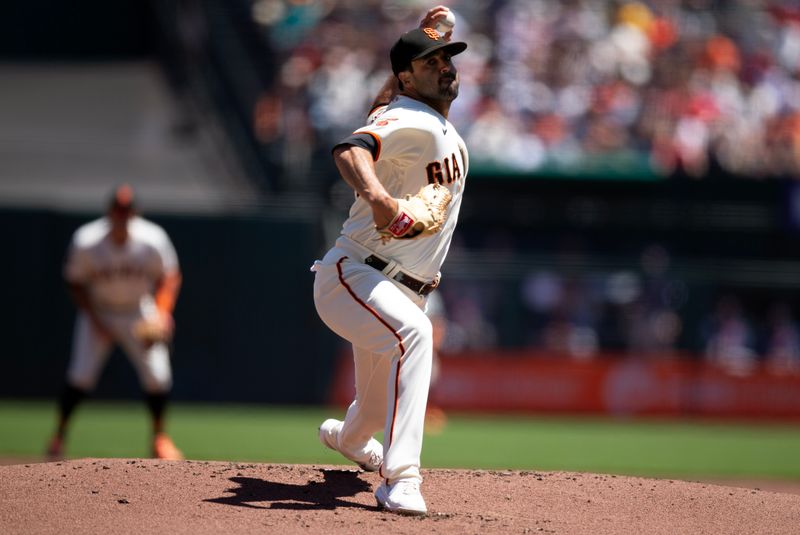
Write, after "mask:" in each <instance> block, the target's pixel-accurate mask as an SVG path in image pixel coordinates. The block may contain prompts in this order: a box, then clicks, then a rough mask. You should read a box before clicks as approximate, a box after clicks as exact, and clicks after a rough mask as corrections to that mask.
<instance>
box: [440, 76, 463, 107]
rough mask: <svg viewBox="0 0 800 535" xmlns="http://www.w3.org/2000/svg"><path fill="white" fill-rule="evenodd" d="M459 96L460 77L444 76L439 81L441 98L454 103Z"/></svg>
mask: <svg viewBox="0 0 800 535" xmlns="http://www.w3.org/2000/svg"><path fill="white" fill-rule="evenodd" d="M457 96H458V76H453V77H452V78H451V77H449V76H443V77H442V78H441V79H440V80H439V98H440V99H442V100H448V101H453V100H455V98H456V97H457Z"/></svg>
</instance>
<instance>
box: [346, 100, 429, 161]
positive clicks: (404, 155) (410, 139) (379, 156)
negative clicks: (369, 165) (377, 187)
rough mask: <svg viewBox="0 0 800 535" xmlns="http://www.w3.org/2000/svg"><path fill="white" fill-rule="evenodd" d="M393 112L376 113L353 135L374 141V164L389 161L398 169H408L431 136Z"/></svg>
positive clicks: (419, 155) (420, 154) (416, 159)
mask: <svg viewBox="0 0 800 535" xmlns="http://www.w3.org/2000/svg"><path fill="white" fill-rule="evenodd" d="M393 111H394V110H390V111H388V112H386V113H380V112H376V113H375V114H373V117H374V119H373V120H372V122H371V123H370V124H368V125H366V126H364V127H362V128H359V129H358V130H356V131H355V134H368V135H370V136H372V137H373V138H374V139H375V141H376V143H377V145H378V149H377V151H376V154H375V155H374V158H375V161H376V162H377V161H380V160H391V161H392V162H393V163H394V164H396V165H398V166H399V167H408V166H410V165H413V164H414V163H416V162H417V161H418V160H419V159H420V157H421V156H422V153H423V151H424V150H425V148H426V147H427V146H428V144H429V143H430V142H431V141H432V139H433V135H432V134H431V132H429V131H427V130H426V129H425V128H422V127H420V126H417V125H414V124H412V123H411V122H410V121H409V120H408V119H407V118H403V117H400V116H399V115H397V114H395V113H393Z"/></svg>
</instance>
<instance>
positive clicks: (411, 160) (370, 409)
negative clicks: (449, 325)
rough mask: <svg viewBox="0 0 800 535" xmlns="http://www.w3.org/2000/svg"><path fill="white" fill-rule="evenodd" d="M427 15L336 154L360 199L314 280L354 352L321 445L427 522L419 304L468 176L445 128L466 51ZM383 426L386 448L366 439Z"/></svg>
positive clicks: (383, 498)
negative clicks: (347, 394)
mask: <svg viewBox="0 0 800 535" xmlns="http://www.w3.org/2000/svg"><path fill="white" fill-rule="evenodd" d="M448 13H449V10H448V9H447V8H445V7H441V6H439V7H436V8H433V9H431V10H430V11H428V13H427V14H426V16H425V18H424V19H423V20H422V23H421V24H420V28H418V29H415V30H411V31H409V32H407V33H405V34H403V35H402V36H401V37H400V39H399V40H398V41H397V42H396V43H395V44H394V46H393V47H392V50H391V53H390V59H391V63H392V71H393V76H391V77H390V78H389V80H387V82H386V84H385V85H384V87H383V88H382V90H381V92H380V93H379V95H378V97H377V98H376V100H375V103H374V105H373V110H372V112H371V114H370V116H369V119H368V124H367V125H366V126H364V127H363V128H360V129H358V130H356V131H355V132H354V133H353V134H352V135H351V136H349V137H348V138H346V139H344V140H343V141H342V142H341V143H339V144H337V145H336V146H335V147H334V149H333V156H334V160H335V162H336V165H337V167H338V169H339V172H340V174H341V175H342V178H343V179H344V180H345V182H347V183H348V184H349V185H350V186H351V187H352V188H353V189H354V190H355V193H356V197H355V201H354V203H353V205H352V207H351V208H350V216H349V218H348V219H347V220H346V221H345V222H344V225H343V228H342V232H341V235H340V236H339V238H338V239H337V240H336V244H335V246H334V247H333V248H332V249H330V250H329V251H328V252H327V254H325V256H324V257H323V259H322V260H321V261H319V260H318V261H316V262H315V263H314V266H313V267H312V271H315V272H316V275H315V280H314V302H315V304H316V307H317V311H318V313H319V315H320V318H322V320H323V321H324V322H325V323H326V324H327V325H328V327H330V328H331V329H332V330H333V331H334V332H336V333H337V334H339V335H340V336H342V337H343V338H345V339H347V340H348V341H349V342H351V343H352V345H353V353H354V358H355V376H356V377H355V382H356V398H355V400H354V401H353V402H352V404H351V405H350V407H349V409H348V411H347V415H346V417H345V420H344V421H343V422H342V421H339V420H334V419H329V420H326V421H325V422H323V423H322V425H321V426H320V430H319V432H320V440H321V441H322V443H323V444H325V445H326V446H328V447H330V448H332V449H335V450H337V451H339V452H340V453H341V454H342V455H344V456H345V457H347V458H348V459H350V460H352V461H354V462H356V463H358V464H359V465H360V466H361V467H362V468H364V469H365V470H372V471H375V470H380V474H381V476H382V477H383V478H384V481H383V483H382V484H381V485H380V486H379V487H378V489H377V490H376V492H375V497H376V499H377V501H378V504H379V506H381V507H384V508H385V509H387V510H389V511H394V512H400V513H406V514H425V513H426V512H427V507H426V505H425V500H424V499H423V497H422V495H421V493H420V490H419V489H420V483H421V482H422V477H421V475H420V453H421V450H422V435H423V427H424V421H425V407H426V403H427V397H428V388H429V384H430V377H431V360H432V352H433V341H432V340H433V335H432V327H431V321H430V320H429V319H428V317H427V316H426V315H425V312H424V309H425V306H426V296H427V295H428V294H429V293H430V292H431V291H432V290H433V289H434V288H435V287H436V286H437V284H438V281H439V276H440V274H439V270H440V268H441V266H442V263H443V262H444V259H445V256H446V255H447V251H448V249H449V247H450V241H451V238H452V236H453V230H454V229H455V226H456V221H457V219H458V212H459V207H460V205H461V196H462V194H463V192H464V183H465V179H466V176H467V168H468V165H469V163H468V158H467V150H466V147H465V145H464V142H463V140H462V139H461V137H460V136H459V135H458V133H457V132H456V130H455V128H454V127H453V125H452V124H450V122H449V121H448V120H447V115H448V112H449V110H450V104H451V102H452V101H453V100H454V99H455V98H456V96H457V95H458V85H459V79H458V73H457V71H456V68H455V66H454V65H453V62H452V60H451V57H452V56H453V55H455V54H459V53H461V52H463V51H464V50H465V49H466V48H467V45H466V44H465V43H460V42H450V35H451V33H452V31H448V32H447V33H445V34H444V36H441V35H440V34H439V33H437V32H436V31H435V30H433V27H434V26H435V25H436V23H437V22H438V21H439V20H442V19H444V18H445V17H446V16H447V14H448ZM381 428H383V431H384V435H383V436H384V445H383V446H381V444H380V443H379V442H378V441H377V440H375V439H374V438H373V435H374V434H375V433H376V432H378V431H379V430H380V429H381Z"/></svg>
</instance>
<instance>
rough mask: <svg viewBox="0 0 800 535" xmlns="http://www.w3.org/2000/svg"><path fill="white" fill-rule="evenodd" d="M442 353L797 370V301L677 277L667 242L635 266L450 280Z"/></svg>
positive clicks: (740, 371)
mask: <svg viewBox="0 0 800 535" xmlns="http://www.w3.org/2000/svg"><path fill="white" fill-rule="evenodd" d="M440 292H441V293H442V294H443V296H444V299H443V302H444V303H445V304H446V307H445V308H446V310H447V311H448V312H447V314H446V318H447V324H448V325H447V338H446V340H445V341H444V343H443V344H442V352H443V353H444V354H447V353H448V352H460V351H464V350H467V351H469V350H486V349H489V350H491V349H492V348H496V347H505V348H514V349H519V348H525V349H533V350H539V351H541V352H542V353H546V354H548V355H553V356H560V357H564V358H572V359H576V360H590V359H596V358H604V357H606V356H620V357H621V356H624V357H632V358H637V359H644V360H648V359H649V360H654V359H691V360H705V361H706V362H709V363H711V364H713V365H716V366H719V367H720V368H723V369H725V370H727V371H728V372H730V373H733V374H736V375H747V374H749V373H751V372H753V371H755V370H757V369H767V370H769V371H771V372H773V373H779V374H782V373H800V322H798V319H797V314H798V313H800V310H798V309H797V308H796V300H794V299H793V298H792V297H791V296H790V295H787V294H786V292H785V291H781V292H763V291H762V292H759V293H758V295H757V298H756V299H753V296H752V295H746V294H745V293H742V292H737V291H736V290H732V289H728V288H721V287H719V288H718V287H714V285H709V284H708V283H703V284H699V285H698V284H692V283H690V282H689V281H687V280H686V279H685V278H684V277H682V276H680V275H679V274H677V273H676V270H675V269H674V266H673V265H672V259H671V256H670V254H669V252H668V251H667V250H666V249H665V248H664V247H663V246H661V245H658V244H651V245H648V246H647V247H645V248H644V250H643V251H642V252H641V254H640V256H639V261H638V263H637V262H631V268H630V269H609V270H603V269H601V268H595V269H590V270H583V269H581V270H574V269H562V270H556V269H539V270H534V271H530V272H529V273H527V274H525V275H523V276H522V277H519V278H514V279H513V280H508V279H506V280H502V279H497V278H494V279H490V280H486V279H481V280H477V279H475V278H469V277H463V278H462V277H458V276H456V277H450V276H448V277H445V278H444V280H443V282H442V287H441V289H440Z"/></svg>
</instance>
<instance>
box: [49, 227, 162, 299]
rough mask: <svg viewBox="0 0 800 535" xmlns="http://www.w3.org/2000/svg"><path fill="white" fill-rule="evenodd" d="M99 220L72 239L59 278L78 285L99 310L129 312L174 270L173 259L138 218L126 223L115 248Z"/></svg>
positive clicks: (158, 231) (159, 232) (159, 235)
mask: <svg viewBox="0 0 800 535" xmlns="http://www.w3.org/2000/svg"><path fill="white" fill-rule="evenodd" d="M109 229H110V224H109V221H108V219H107V218H105V217H102V218H100V219H97V220H95V221H92V222H90V223H87V224H85V225H83V226H82V227H80V228H79V229H78V230H77V231H76V232H75V234H74V236H73V239H72V244H71V246H70V251H69V254H68V258H67V262H66V265H65V266H64V277H65V278H66V280H67V281H69V282H71V283H75V284H81V285H83V286H85V287H86V289H87V291H88V292H89V298H90V300H91V302H92V304H93V305H94V306H95V307H96V308H97V309H99V310H105V309H107V310H117V311H121V310H135V309H138V308H139V306H140V303H141V300H142V298H143V297H145V296H147V295H152V293H153V291H154V289H155V285H156V283H157V282H158V280H159V279H160V278H161V277H162V276H163V275H164V274H166V273H170V272H173V271H176V270H177V269H178V257H177V255H176V253H175V248H174V247H173V245H172V242H171V241H170V239H169V237H168V236H167V233H166V232H164V230H163V229H162V228H161V227H159V226H158V225H156V224H155V223H152V222H150V221H147V220H145V219H142V218H141V217H133V218H131V220H130V221H129V222H128V240H127V241H126V242H125V243H124V244H123V245H122V246H118V245H116V244H114V243H113V242H112V241H111V238H110V237H109V235H108V232H109Z"/></svg>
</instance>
